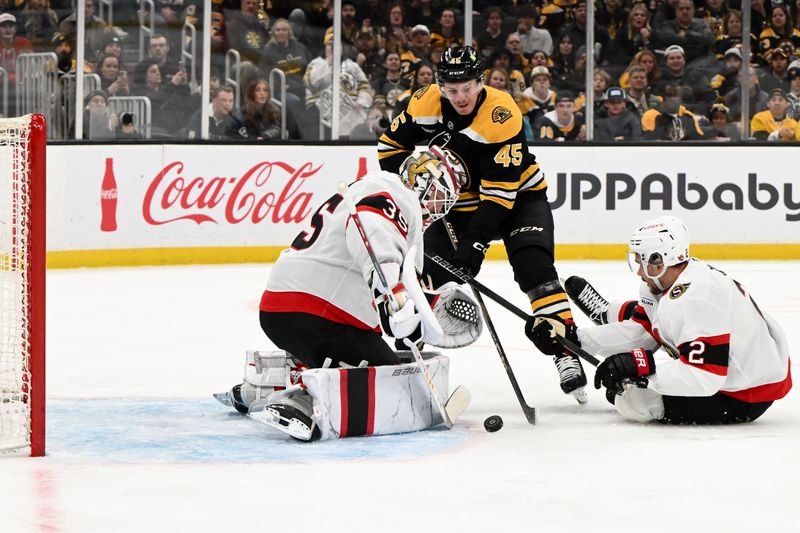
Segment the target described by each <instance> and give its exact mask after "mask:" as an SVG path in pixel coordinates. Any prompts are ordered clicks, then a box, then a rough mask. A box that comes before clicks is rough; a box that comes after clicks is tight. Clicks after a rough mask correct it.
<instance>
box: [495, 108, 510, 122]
mask: <svg viewBox="0 0 800 533" xmlns="http://www.w3.org/2000/svg"><path fill="white" fill-rule="evenodd" d="M510 118H511V110H510V109H509V108H507V107H503V106H501V105H499V106H497V107H495V108H494V110H493V111H492V122H499V123H500V124H502V123H504V122H505V121H506V120H508V119H510Z"/></svg>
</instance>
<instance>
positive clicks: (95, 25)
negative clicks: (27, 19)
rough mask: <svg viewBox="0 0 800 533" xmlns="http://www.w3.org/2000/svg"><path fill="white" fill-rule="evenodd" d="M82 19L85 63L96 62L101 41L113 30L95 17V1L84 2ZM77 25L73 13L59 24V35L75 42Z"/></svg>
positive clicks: (75, 15) (76, 17)
mask: <svg viewBox="0 0 800 533" xmlns="http://www.w3.org/2000/svg"><path fill="white" fill-rule="evenodd" d="M84 17H85V24H84V28H85V31H86V40H85V41H84V43H85V45H86V47H85V51H84V55H85V56H86V61H97V56H98V55H99V51H100V43H102V42H103V39H104V38H105V37H106V35H107V34H109V33H112V32H113V31H114V28H112V27H111V26H109V25H108V24H106V23H105V22H103V19H101V18H100V17H98V16H97V15H95V0H86V3H85V4H84ZM77 24H78V15H77V13H75V12H74V11H73V12H72V14H71V15H70V16H68V17H67V18H65V19H64V20H62V21H61V22H60V23H59V25H58V27H59V29H60V30H61V33H63V34H64V35H66V36H67V38H68V39H69V40H70V41H72V42H75V39H76V37H77V35H78V27H77Z"/></svg>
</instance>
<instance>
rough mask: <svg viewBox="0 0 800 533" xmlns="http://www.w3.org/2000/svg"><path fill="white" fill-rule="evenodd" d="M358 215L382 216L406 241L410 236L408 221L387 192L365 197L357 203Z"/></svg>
mask: <svg viewBox="0 0 800 533" xmlns="http://www.w3.org/2000/svg"><path fill="white" fill-rule="evenodd" d="M356 211H358V213H359V214H360V213H375V214H377V215H380V216H382V217H383V218H385V219H386V220H388V221H389V222H391V223H392V224H394V227H395V228H397V231H399V232H400V235H402V236H403V238H404V239H405V238H406V237H407V236H408V220H407V219H406V217H405V215H404V214H403V212H402V211H401V210H400V207H399V206H398V205H397V202H395V201H394V199H393V198H392V196H391V195H390V194H389V193H387V192H381V193H376V194H373V195H371V196H365V197H364V198H362V199H361V200H359V201H358V202H357V203H356Z"/></svg>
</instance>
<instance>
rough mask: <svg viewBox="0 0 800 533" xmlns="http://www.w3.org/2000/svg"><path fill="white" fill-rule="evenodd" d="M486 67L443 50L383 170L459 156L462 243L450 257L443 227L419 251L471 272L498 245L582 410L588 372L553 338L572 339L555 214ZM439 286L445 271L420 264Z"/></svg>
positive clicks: (383, 157)
mask: <svg viewBox="0 0 800 533" xmlns="http://www.w3.org/2000/svg"><path fill="white" fill-rule="evenodd" d="M482 74H483V65H482V62H481V60H480V58H479V56H478V54H477V52H476V51H475V50H474V49H473V48H472V47H469V46H465V47H456V48H451V49H448V50H447V51H446V52H445V53H444V55H443V56H442V59H441V61H440V62H439V64H438V72H437V77H438V80H437V81H438V83H437V84H432V85H429V86H428V87H425V88H422V89H420V90H418V91H417V92H416V93H414V95H413V96H412V97H411V100H410V102H409V104H408V107H407V109H406V110H404V111H403V112H401V113H400V114H399V115H397V117H395V119H394V121H393V122H392V124H391V126H390V127H389V129H388V130H387V131H386V132H385V133H384V134H383V135H382V136H381V137H380V139H379V140H378V158H379V160H380V165H381V168H382V169H384V170H388V171H390V172H397V171H398V169H399V168H400V164H401V163H402V162H403V160H404V159H405V158H406V157H407V156H408V155H409V154H410V153H411V152H412V151H413V149H414V145H415V144H418V143H421V142H425V141H428V142H435V143H436V144H438V145H441V146H444V147H446V148H447V149H448V150H450V152H452V153H454V154H456V155H457V156H458V157H459V158H460V159H461V161H462V162H463V164H464V167H465V168H466V171H467V177H466V180H467V181H466V183H464V184H462V187H461V192H460V194H459V198H458V201H457V202H456V204H455V206H454V207H453V208H452V210H451V211H450V214H449V215H448V220H449V222H450V223H452V225H453V227H454V229H455V232H456V235H457V237H458V247H457V248H456V250H455V251H453V247H452V245H451V242H450V238H449V236H448V234H447V231H446V229H445V226H444V223H443V221H438V222H436V223H434V224H433V225H431V227H430V228H429V229H428V230H427V231H426V233H425V249H426V251H430V252H433V253H437V254H439V255H441V256H443V257H448V256H449V257H451V262H452V263H453V264H454V265H456V266H458V267H460V268H462V269H464V270H465V271H468V272H470V273H471V274H472V275H476V274H477V273H478V271H479V270H480V268H481V264H482V262H483V259H484V255H485V253H486V250H487V249H488V247H489V243H490V241H492V240H494V239H502V240H503V242H504V243H505V247H506V251H507V253H508V258H509V262H510V263H511V266H512V268H513V270H514V279H515V280H516V281H517V283H518V284H519V287H520V289H522V291H523V292H525V293H526V294H527V295H528V297H529V298H530V301H531V308H532V309H533V315H534V318H533V319H532V320H530V321H529V323H528V324H526V333H527V334H528V336H529V337H531V339H532V340H533V339H534V338H535V339H536V340H535V341H534V342H535V343H536V346H537V347H538V348H539V349H540V350H542V351H544V352H545V353H547V354H549V355H555V356H556V357H555V362H556V367H557V368H558V371H559V375H560V379H561V388H562V390H563V391H564V392H565V393H567V394H572V395H573V396H575V398H576V399H577V400H578V401H579V402H581V403H583V402H585V401H586V393H585V391H584V387H585V385H586V375H585V373H584V371H583V368H582V366H581V364H580V361H579V360H578V359H577V358H576V357H573V356H571V355H568V354H565V353H563V349H562V348H561V347H560V345H559V344H558V343H556V342H555V340H554V339H552V337H550V332H551V331H552V332H555V333H556V334H560V335H561V336H566V337H568V338H570V339H571V340H573V341H577V336H576V333H575V325H574V322H573V319H572V311H571V310H570V306H569V301H568V300H567V295H566V294H565V293H564V289H563V288H562V287H561V283H560V282H559V280H558V274H557V272H556V269H555V266H554V265H553V260H554V257H553V247H554V242H553V215H552V212H551V210H550V205H549V204H548V203H547V193H546V189H547V183H546V182H545V179H544V175H543V173H542V172H541V170H540V169H539V165H538V164H537V163H536V158H535V157H534V156H533V154H531V153H530V152H529V151H528V145H527V142H526V140H525V134H524V131H523V127H522V113H521V112H520V110H519V108H518V107H517V104H516V103H515V102H514V100H513V98H512V97H511V95H509V94H508V93H506V92H503V91H500V90H497V89H494V88H492V87H485V86H484V85H483V79H482ZM425 273H426V274H427V275H430V276H431V277H432V278H433V280H434V282H436V284H437V285H440V284H441V283H443V282H444V281H448V280H446V279H443V278H442V275H441V271H437V270H436V269H435V268H433V267H432V265H427V264H426V271H425Z"/></svg>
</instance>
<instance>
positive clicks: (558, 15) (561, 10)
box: [537, 0, 576, 55]
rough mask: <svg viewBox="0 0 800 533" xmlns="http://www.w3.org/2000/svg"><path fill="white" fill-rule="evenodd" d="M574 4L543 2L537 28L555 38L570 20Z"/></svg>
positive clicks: (557, 0)
mask: <svg viewBox="0 0 800 533" xmlns="http://www.w3.org/2000/svg"><path fill="white" fill-rule="evenodd" d="M575 3H576V1H575V0H552V1H548V2H545V3H544V5H543V6H542V8H541V10H540V11H539V22H538V23H537V27H539V28H541V29H543V30H546V31H548V32H549V33H550V35H551V36H553V37H555V36H557V35H558V34H559V33H561V28H562V27H563V26H564V24H566V23H567V20H572V17H573V13H574V11H575V9H574V6H575ZM548 55H549V54H548Z"/></svg>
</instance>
